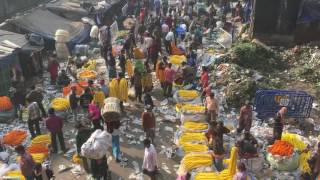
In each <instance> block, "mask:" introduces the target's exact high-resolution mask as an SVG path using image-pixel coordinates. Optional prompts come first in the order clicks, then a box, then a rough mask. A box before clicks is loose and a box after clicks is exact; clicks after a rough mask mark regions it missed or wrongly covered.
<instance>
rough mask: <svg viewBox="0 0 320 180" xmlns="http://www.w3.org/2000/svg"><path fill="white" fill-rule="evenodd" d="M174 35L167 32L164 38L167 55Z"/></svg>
mask: <svg viewBox="0 0 320 180" xmlns="http://www.w3.org/2000/svg"><path fill="white" fill-rule="evenodd" d="M174 40H175V39H174V34H173V32H172V31H169V32H168V34H167V35H166V37H165V41H164V45H165V48H166V50H167V52H168V53H169V54H171V43H173V42H174Z"/></svg>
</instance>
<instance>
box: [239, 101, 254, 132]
mask: <svg viewBox="0 0 320 180" xmlns="http://www.w3.org/2000/svg"><path fill="white" fill-rule="evenodd" d="M238 121H239V126H238V128H237V132H238V133H241V132H242V130H245V131H248V132H249V131H250V129H251V125H252V107H251V104H250V102H249V101H246V102H245V105H244V106H242V108H241V109H240V117H239V119H238Z"/></svg>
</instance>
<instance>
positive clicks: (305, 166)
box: [281, 133, 311, 173]
mask: <svg viewBox="0 0 320 180" xmlns="http://www.w3.org/2000/svg"><path fill="white" fill-rule="evenodd" d="M281 140H282V141H286V142H288V143H290V144H292V145H293V147H294V148H295V149H298V150H299V151H304V150H305V149H306V148H307V145H306V144H305V143H304V142H303V141H302V140H301V138H300V136H299V135H297V134H292V133H283V134H282V136H281ZM310 157H311V152H305V153H302V154H301V155H300V157H299V169H300V170H301V171H302V172H308V173H310V172H311V169H310V166H309V163H308V160H309V159H310Z"/></svg>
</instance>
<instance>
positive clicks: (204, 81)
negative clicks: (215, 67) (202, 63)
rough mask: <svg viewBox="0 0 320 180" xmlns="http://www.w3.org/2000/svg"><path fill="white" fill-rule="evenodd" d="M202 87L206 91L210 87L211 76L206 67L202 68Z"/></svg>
mask: <svg viewBox="0 0 320 180" xmlns="http://www.w3.org/2000/svg"><path fill="white" fill-rule="evenodd" d="M200 85H201V87H202V89H203V90H204V89H205V88H206V87H208V86H209V74H208V70H207V68H206V67H202V72H201V77H200Z"/></svg>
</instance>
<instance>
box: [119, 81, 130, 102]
mask: <svg viewBox="0 0 320 180" xmlns="http://www.w3.org/2000/svg"><path fill="white" fill-rule="evenodd" d="M118 92H119V97H118V98H119V99H120V101H123V102H127V101H128V97H129V95H128V93H129V86H128V81H127V80H126V79H125V78H122V79H121V80H120V83H119V90H118Z"/></svg>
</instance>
